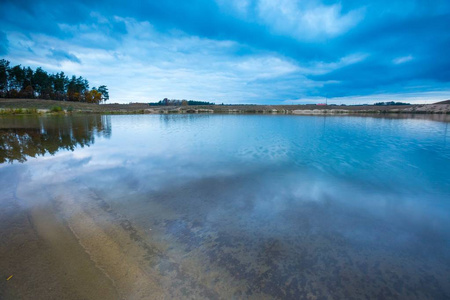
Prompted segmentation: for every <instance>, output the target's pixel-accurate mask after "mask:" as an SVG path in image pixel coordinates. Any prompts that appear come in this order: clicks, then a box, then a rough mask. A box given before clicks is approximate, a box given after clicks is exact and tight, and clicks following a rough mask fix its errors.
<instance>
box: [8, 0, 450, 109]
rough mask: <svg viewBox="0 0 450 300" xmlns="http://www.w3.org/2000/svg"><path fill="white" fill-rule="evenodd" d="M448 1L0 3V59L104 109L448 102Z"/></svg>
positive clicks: (57, 0)
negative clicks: (96, 97) (94, 94)
mask: <svg viewBox="0 0 450 300" xmlns="http://www.w3.org/2000/svg"><path fill="white" fill-rule="evenodd" d="M449 49H450V1H448V0H442V1H441V0H434V1H429V0H408V1H406V0H405V1H396V0H389V1H387V0H378V1H369V0H358V1H356V0H348V1H332V0H324V1H319V0H305V1H294V0H278V1H275V0H191V1H186V0H164V1H156V0H152V1H133V0H128V1H118V0H90V1H61V0H47V1H41V0H0V58H5V59H7V60H9V61H10V62H11V63H12V64H13V65H16V64H21V65H23V66H31V67H33V68H36V67H39V66H40V67H42V68H43V69H45V70H47V71H49V72H59V71H64V72H65V73H66V74H67V75H77V76H83V77H85V78H87V79H88V80H89V82H90V85H91V87H93V86H99V85H102V84H105V85H107V86H108V88H109V94H110V102H112V103H114V102H117V103H128V102H150V101H158V100H161V99H163V98H166V97H167V98H169V99H192V100H204V101H212V102H215V103H229V104H231V103H236V104H238V103H246V104H305V103H320V102H325V99H328V103H335V104H342V103H346V104H357V103H373V102H379V101H404V102H410V103H432V102H436V101H440V100H446V99H450V55H449V53H450V50H449Z"/></svg>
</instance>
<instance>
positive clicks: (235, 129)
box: [0, 114, 450, 299]
mask: <svg viewBox="0 0 450 300" xmlns="http://www.w3.org/2000/svg"><path fill="white" fill-rule="evenodd" d="M449 122H450V116H435V117H432V116H425V115H416V116H411V117H402V118H389V117H383V116H372V117H358V116H278V115H206V114H205V115H201V114H198V115H194V114H193V115H116V116H108V115H103V116H101V115H75V116H47V117H38V116H28V117H26V116H22V117H6V116H5V117H0V162H1V164H0V188H1V193H0V205H1V207H2V209H1V210H0V220H1V222H0V237H1V244H0V257H1V261H0V273H1V276H3V277H4V278H5V279H6V278H8V277H9V276H11V275H13V277H12V278H10V280H5V279H4V280H2V282H1V283H0V298H2V299H18V298H34V299H80V298H82V299H114V298H117V299H122V298H126V299H160V298H175V299H233V298H234V299H242V298H250V299H274V298H276V299H365V298H367V299H448V298H450V281H449V278H450V222H449V220H450V172H449V171H450V128H449Z"/></svg>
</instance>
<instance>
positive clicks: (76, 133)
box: [0, 115, 111, 163]
mask: <svg viewBox="0 0 450 300" xmlns="http://www.w3.org/2000/svg"><path fill="white" fill-rule="evenodd" d="M96 135H97V136H103V137H109V136H110V135H111V121H110V118H109V117H108V116H99V115H93V116H77V117H63V116H54V117H46V118H39V117H4V118H1V119H0V146H1V147H0V163H4V162H9V163H12V162H14V161H17V162H25V161H26V160H27V157H36V156H43V155H45V154H46V153H49V154H52V155H53V154H55V153H56V152H58V151H59V150H62V149H65V150H70V151H74V150H75V148H76V147H77V146H80V147H84V146H90V145H92V144H93V143H94V141H95V136H96Z"/></svg>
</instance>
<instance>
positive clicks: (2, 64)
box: [0, 59, 9, 97]
mask: <svg viewBox="0 0 450 300" xmlns="http://www.w3.org/2000/svg"><path fill="white" fill-rule="evenodd" d="M8 73H9V61H7V60H5V59H1V60H0V96H1V97H4V96H6V92H7V91H8V76H9V75H8Z"/></svg>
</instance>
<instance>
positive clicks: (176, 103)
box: [149, 98, 215, 106]
mask: <svg viewBox="0 0 450 300" xmlns="http://www.w3.org/2000/svg"><path fill="white" fill-rule="evenodd" d="M149 105H150V106H187V105H215V103H213V102H206V101H195V100H177V99H167V98H164V99H163V100H160V101H158V102H150V103H149Z"/></svg>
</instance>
